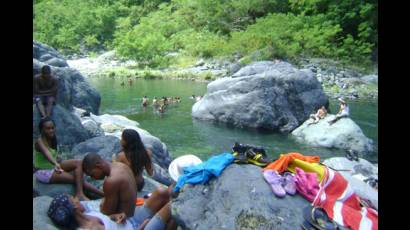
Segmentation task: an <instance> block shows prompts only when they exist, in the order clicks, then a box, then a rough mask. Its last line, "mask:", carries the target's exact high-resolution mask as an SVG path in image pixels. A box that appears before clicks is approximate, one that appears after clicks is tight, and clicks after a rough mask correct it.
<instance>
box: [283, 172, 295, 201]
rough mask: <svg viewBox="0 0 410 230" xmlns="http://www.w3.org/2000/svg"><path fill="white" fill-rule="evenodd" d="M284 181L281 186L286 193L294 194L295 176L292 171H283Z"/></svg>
mask: <svg viewBox="0 0 410 230" xmlns="http://www.w3.org/2000/svg"><path fill="white" fill-rule="evenodd" d="M283 178H284V183H283V188H284V189H285V191H286V193H287V194H289V195H295V194H296V183H295V176H294V175H293V174H292V173H289V172H285V174H283Z"/></svg>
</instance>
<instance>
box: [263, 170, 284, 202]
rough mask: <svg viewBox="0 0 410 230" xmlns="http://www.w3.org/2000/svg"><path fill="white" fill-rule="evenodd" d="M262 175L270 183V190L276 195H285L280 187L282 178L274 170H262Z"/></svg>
mask: <svg viewBox="0 0 410 230" xmlns="http://www.w3.org/2000/svg"><path fill="white" fill-rule="evenodd" d="M263 177H264V178H265V180H266V181H267V182H268V183H269V184H270V185H271V187H272V191H273V193H274V194H275V196H277V197H280V198H282V197H285V196H286V191H285V189H284V188H283V187H282V183H283V178H282V177H281V176H280V175H279V173H278V172H277V171H276V170H266V171H265V172H263Z"/></svg>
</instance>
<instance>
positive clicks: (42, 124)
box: [38, 117, 57, 149]
mask: <svg viewBox="0 0 410 230" xmlns="http://www.w3.org/2000/svg"><path fill="white" fill-rule="evenodd" d="M49 121H51V122H52V123H53V125H54V127H55V126H56V124H55V122H54V121H53V120H52V119H51V118H49V117H45V118H43V119H41V120H40V123H38V130H39V132H40V134H41V135H43V128H44V124H45V123H47V122H49ZM50 147H51V148H53V149H57V135H54V137H53V139H51V146H50Z"/></svg>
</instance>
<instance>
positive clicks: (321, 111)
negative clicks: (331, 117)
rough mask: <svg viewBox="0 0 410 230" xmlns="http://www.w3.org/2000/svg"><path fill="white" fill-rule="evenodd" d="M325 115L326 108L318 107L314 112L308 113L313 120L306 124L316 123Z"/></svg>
mask: <svg viewBox="0 0 410 230" xmlns="http://www.w3.org/2000/svg"><path fill="white" fill-rule="evenodd" d="M326 115H327V110H326V108H325V106H322V107H320V109H318V110H317V112H316V114H311V115H310V118H312V119H313V121H312V122H310V123H309V124H308V125H311V124H316V123H318V122H319V120H320V119H323V118H325V117H326Z"/></svg>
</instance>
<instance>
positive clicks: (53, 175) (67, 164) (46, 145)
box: [34, 117, 104, 200]
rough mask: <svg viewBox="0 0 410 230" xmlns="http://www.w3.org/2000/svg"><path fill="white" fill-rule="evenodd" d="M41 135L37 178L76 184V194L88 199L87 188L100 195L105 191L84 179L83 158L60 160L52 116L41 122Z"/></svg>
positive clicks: (45, 181)
mask: <svg viewBox="0 0 410 230" xmlns="http://www.w3.org/2000/svg"><path fill="white" fill-rule="evenodd" d="M39 130H40V137H39V138H38V139H37V141H36V143H35V145H34V150H35V152H34V167H35V169H36V171H35V173H34V175H35V177H36V179H37V180H38V181H40V182H42V183H47V184H68V183H70V184H75V186H76V196H77V197H78V198H79V199H84V200H88V198H87V197H86V196H85V195H84V192H83V187H84V189H87V190H89V191H91V192H93V193H95V194H97V195H99V196H104V193H103V192H102V191H101V190H99V189H97V188H96V187H94V186H93V185H92V184H90V183H88V182H86V181H84V180H83V170H82V165H81V164H82V162H81V160H64V161H60V159H59V157H58V156H57V137H56V134H55V132H56V131H55V124H54V121H53V120H51V118H48V117H47V118H44V119H42V120H41V121H40V123H39Z"/></svg>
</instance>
